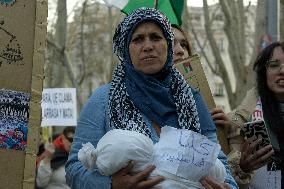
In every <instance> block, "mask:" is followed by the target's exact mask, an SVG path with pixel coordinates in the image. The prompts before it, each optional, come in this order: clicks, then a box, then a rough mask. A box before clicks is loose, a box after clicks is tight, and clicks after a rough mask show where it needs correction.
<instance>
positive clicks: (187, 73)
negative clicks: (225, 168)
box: [175, 54, 230, 154]
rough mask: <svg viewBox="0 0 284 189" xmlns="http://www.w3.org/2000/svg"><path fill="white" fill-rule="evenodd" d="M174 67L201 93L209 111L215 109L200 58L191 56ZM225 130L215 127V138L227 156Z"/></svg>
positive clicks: (228, 150) (227, 148)
mask: <svg viewBox="0 0 284 189" xmlns="http://www.w3.org/2000/svg"><path fill="white" fill-rule="evenodd" d="M175 67H176V68H177V69H178V71H179V72H180V73H181V74H182V75H183V77H184V78H185V80H186V81H187V83H188V84H189V85H190V86H191V87H193V88H194V89H195V90H197V91H198V92H200V93H201V95H202V97H203V98H204V100H205V102H206V104H207V106H208V108H209V110H210V109H212V108H215V107H216V104H215V102H214V98H213V95H212V93H211V90H210V87H209V84H208V81H207V78H206V75H205V73H204V70H203V68H202V63H201V61H200V57H199V56H198V55H197V54H194V55H192V56H191V57H190V58H188V59H185V60H183V61H182V62H179V63H177V64H175ZM226 133H227V128H223V127H217V136H218V140H219V142H220V145H221V147H222V150H223V151H224V152H225V153H226V154H228V153H229V152H230V148H229V145H228V141H227V137H226Z"/></svg>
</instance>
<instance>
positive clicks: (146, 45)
mask: <svg viewBox="0 0 284 189" xmlns="http://www.w3.org/2000/svg"><path fill="white" fill-rule="evenodd" d="M143 49H144V51H149V50H152V49H153V42H152V41H151V40H148V39H146V40H145V41H144V46H143Z"/></svg>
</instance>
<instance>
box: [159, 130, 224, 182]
mask: <svg viewBox="0 0 284 189" xmlns="http://www.w3.org/2000/svg"><path fill="white" fill-rule="evenodd" d="M154 151H155V155H154V157H155V158H154V164H155V165H156V167H157V169H159V170H163V171H166V172H169V173H172V174H174V175H177V176H180V177H183V178H186V179H190V180H192V181H199V180H200V179H201V178H202V177H204V176H205V175H207V173H208V170H209V169H210V168H211V167H212V166H213V165H214V163H215V162H216V159H217V156H218V154H219V151H220V145H219V144H217V143H214V142H212V141H210V140H208V139H207V138H206V137H205V136H203V135H201V134H199V133H196V132H193V131H190V130H185V129H176V128H173V127H163V128H162V131H161V137H160V140H159V142H158V143H157V144H155V150H154Z"/></svg>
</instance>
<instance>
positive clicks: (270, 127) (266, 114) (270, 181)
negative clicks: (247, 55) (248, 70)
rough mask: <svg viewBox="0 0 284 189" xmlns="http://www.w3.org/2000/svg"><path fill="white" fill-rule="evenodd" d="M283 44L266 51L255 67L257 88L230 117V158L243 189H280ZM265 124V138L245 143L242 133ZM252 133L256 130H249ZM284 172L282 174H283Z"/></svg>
mask: <svg viewBox="0 0 284 189" xmlns="http://www.w3.org/2000/svg"><path fill="white" fill-rule="evenodd" d="M283 64H284V43H283V42H274V43H272V44H270V45H269V46H267V47H266V48H264V49H263V50H262V51H261V52H260V54H259V55H258V57H257V59H256V61H255V63H254V71H255V72H256V87H255V88H253V89H251V90H250V91H248V93H247V95H246V97H245V98H244V100H243V102H242V103H241V104H240V105H239V106H238V107H237V109H236V110H234V111H233V112H231V113H230V114H229V118H230V120H231V128H230V131H229V135H228V137H229V138H228V139H229V143H230V147H231V150H232V151H231V153H230V154H229V155H228V160H229V165H230V166H231V170H232V174H233V176H234V177H235V179H236V181H237V182H238V184H239V186H240V188H241V189H247V188H250V189H267V188H273V189H281V188H284V182H283V176H281V174H282V175H283V170H284V169H283V160H284V149H283V148H284V137H283V136H284V66H283ZM256 121H262V122H263V123H264V124H262V125H264V128H265V130H266V132H267V133H268V136H269V139H270V144H268V145H266V144H265V145H262V144H263V143H262V142H263V141H264V140H265V138H260V137H258V135H259V134H258V133H259V132H260V131H257V130H256V131H257V132H255V133H254V134H253V135H254V136H256V139H257V138H258V139H257V140H252V141H249V140H245V139H244V137H243V136H242V135H240V132H241V130H242V128H244V126H245V125H247V124H248V123H252V122H256ZM254 128H255V127H254ZM250 130H253V129H250ZM281 172H282V173H281Z"/></svg>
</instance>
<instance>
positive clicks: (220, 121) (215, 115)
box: [210, 108, 230, 127]
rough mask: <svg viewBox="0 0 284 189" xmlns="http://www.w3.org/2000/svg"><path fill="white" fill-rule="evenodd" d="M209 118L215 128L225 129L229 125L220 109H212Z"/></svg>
mask: <svg viewBox="0 0 284 189" xmlns="http://www.w3.org/2000/svg"><path fill="white" fill-rule="evenodd" d="M210 114H211V117H212V119H213V121H214V123H215V125H216V126H221V127H227V126H229V124H230V121H229V118H228V117H227V115H226V114H225V113H224V111H223V110H222V108H213V109H211V110H210Z"/></svg>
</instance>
